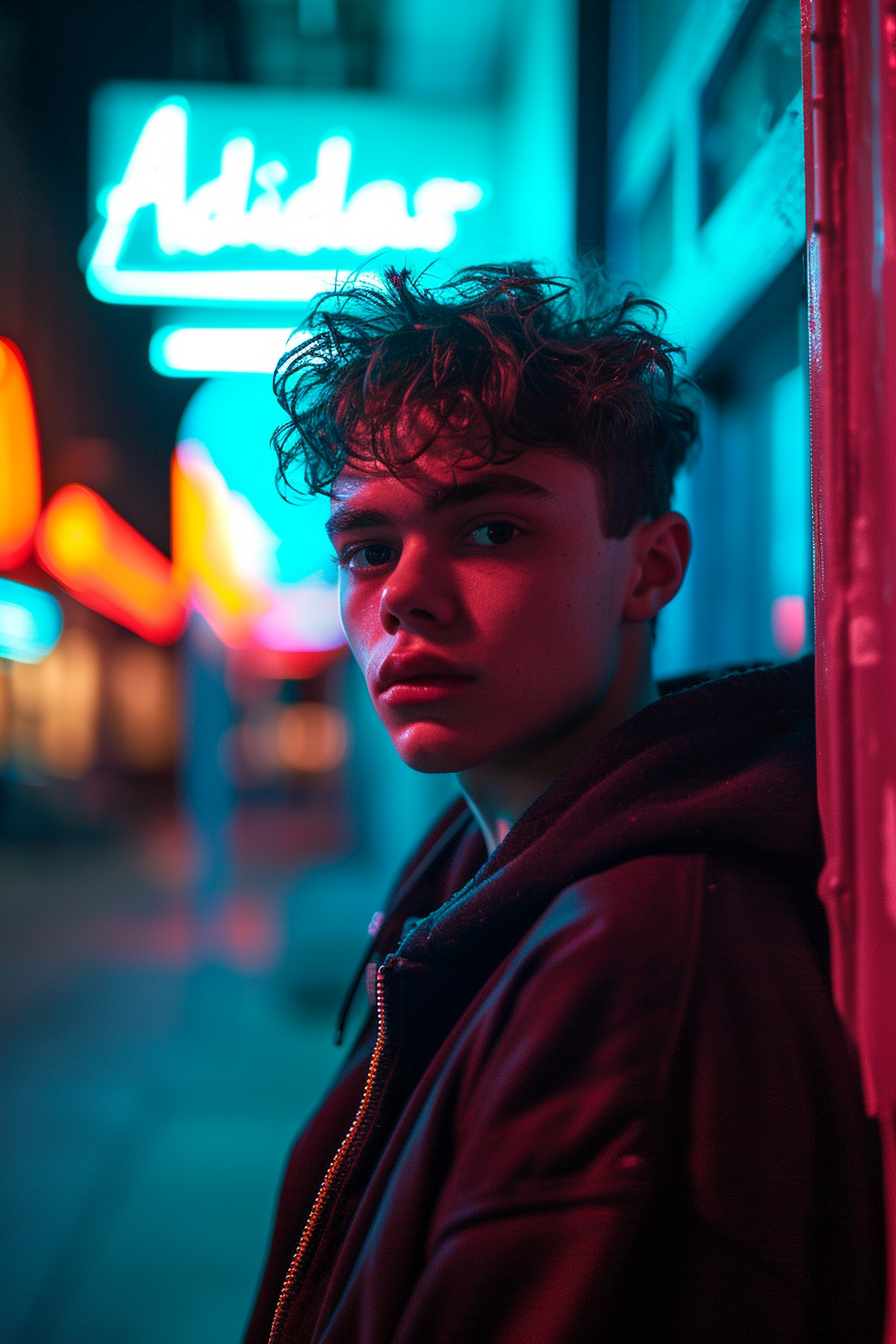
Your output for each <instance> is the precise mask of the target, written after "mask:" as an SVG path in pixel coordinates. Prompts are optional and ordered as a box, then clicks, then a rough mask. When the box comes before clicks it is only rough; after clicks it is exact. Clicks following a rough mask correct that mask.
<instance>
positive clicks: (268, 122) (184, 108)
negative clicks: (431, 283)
mask: <svg viewBox="0 0 896 1344" xmlns="http://www.w3.org/2000/svg"><path fill="white" fill-rule="evenodd" d="M495 140H496V116H495V113H494V111H493V110H492V109H491V107H490V106H479V107H475V108H472V109H471V108H458V107H450V108H445V107H440V106H438V105H436V106H433V105H432V104H429V103H425V102H419V103H418V102H414V101H410V100H407V99H401V98H397V97H391V96H388V95H383V94H362V93H343V94H338V95H337V94H313V93H300V92H292V91H290V92H286V91H272V90H259V89H253V88H247V87H242V86H234V87H227V86H223V85H222V86H218V87H215V86H207V85H205V86H178V87H177V88H173V87H172V86H165V85H153V84H137V83H116V84H109V85H106V86H105V87H104V88H102V89H101V90H100V91H99V92H98V94H97V95H96V96H95V98H94V102H93V107H92V130H91V154H90V180H91V185H90V192H91V197H92V199H93V201H94V203H95V209H96V220H95V223H94V225H93V227H92V228H91V231H90V233H89V234H88V237H87V239H85V244H84V247H83V249H82V261H83V264H84V266H85V271H86V277H87V282H88V285H89V286H90V289H91V291H92V292H93V294H94V295H95V296H96V297H97V298H100V299H104V300H106V301H107V302H112V303H151V304H165V303H176V304H226V305H228V306H234V305H236V306H238V305H241V304H252V305H254V306H258V305H275V306H280V307H282V306H284V305H285V306H291V307H295V306H297V305H301V304H303V303H305V302H307V301H308V300H309V299H311V298H313V296H314V295H315V294H316V293H317V292H318V291H319V290H321V289H323V288H329V287H330V286H331V285H332V283H333V281H334V279H335V278H336V277H337V276H344V275H348V274H349V273H351V272H352V271H356V270H358V269H359V268H363V265H364V264H365V263H367V262H368V261H369V259H370V258H371V257H375V262H376V265H377V267H382V266H384V265H386V264H397V265H402V264H404V263H405V261H407V262H409V263H410V264H411V265H412V266H425V265H428V264H430V263H431V262H432V261H433V260H434V258H436V257H439V258H444V259H445V263H446V264H445V266H444V273H446V274H447V273H449V272H450V271H452V270H454V269H455V268H456V267H457V266H460V265H464V264H469V263H471V262H477V261H481V260H483V259H484V258H490V259H496V258H501V257H504V258H507V257H509V256H510V255H512V254H513V252H514V250H515V249H514V246H513V241H512V240H511V238H510V237H509V236H508V235H507V233H506V230H505V229H504V228H503V226H502V221H501V218H500V211H499V209H498V208H497V207H496V205H495V201H494V198H493V184H494V181H495V174H496V167H497V163H496V143H495ZM441 264H442V263H441V261H440V265H441Z"/></svg>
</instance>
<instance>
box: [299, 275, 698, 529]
mask: <svg viewBox="0 0 896 1344" xmlns="http://www.w3.org/2000/svg"><path fill="white" fill-rule="evenodd" d="M425 278H426V277H425V276H419V275H418V276H417V277H414V276H412V275H411V274H410V272H409V271H407V270H402V271H396V270H394V269H391V268H390V269H388V270H386V272H385V275H384V283H383V284H382V285H381V286H380V285H377V284H372V283H363V284H362V283H348V284H346V285H344V286H342V287H340V288H337V289H336V290H335V292H333V293H330V294H326V295H324V296H323V297H322V298H321V299H319V300H318V302H317V304H316V305H315V307H314V308H313V310H312V313H311V315H310V321H309V332H310V334H309V335H308V336H307V337H306V339H305V340H303V341H302V342H301V343H300V344H299V345H297V346H296V347H295V348H294V349H292V350H290V351H289V352H288V353H287V354H285V355H284V356H283V358H282V359H281V360H280V362H279V364H278V365H277V369H276V372H275V374H274V391H275V393H276V395H277V399H278V401H279V402H280V405H281V406H282V407H283V409H284V411H286V413H287V414H288V416H289V420H288V421H287V423H286V424H284V425H282V426H280V428H279V429H277V430H276V431H275V433H274V436H273V445H274V448H275V449H276V452H277V456H278V460H279V464H280V465H279V472H278V485H279V487H280V488H281V490H282V491H289V490H293V491H296V492H298V490H299V489H300V487H296V485H295V484H294V483H293V482H292V481H290V479H289V473H290V470H291V468H292V467H293V466H294V465H295V464H296V463H300V464H301V466H302V467H303V469H304V482H305V488H306V489H307V490H308V491H310V492H311V493H320V492H326V491H327V490H329V488H330V487H331V486H332V484H333V482H334V481H335V480H336V478H337V477H338V475H339V473H340V472H341V471H342V469H343V467H344V466H346V465H347V464H351V465H355V466H360V467H363V466H364V465H365V464H367V465H369V464H370V463H371V461H376V462H378V463H380V464H382V465H383V466H385V467H386V468H387V469H388V470H390V471H392V472H395V473H397V472H399V471H400V470H401V469H402V468H403V467H405V466H407V465H408V464H409V463H410V462H412V461H414V460H415V459H416V458H418V457H420V456H421V455H422V454H423V453H425V452H426V451H427V449H428V448H429V447H431V445H432V443H433V441H434V440H435V439H436V437H437V436H438V435H439V434H441V433H443V432H445V431H448V432H450V433H451V434H452V435H454V436H455V437H456V436H458V435H460V436H461V437H462V438H463V446H464V451H465V452H467V453H469V452H472V453H474V454H475V455H478V456H479V457H481V458H482V460H483V462H496V461H501V462H506V461H511V460H512V459H513V458H514V457H517V456H518V455H519V454H520V453H521V452H523V451H524V450H525V448H526V447H530V446H536V445H537V446H542V447H550V448H553V449H556V450H558V451H563V452H567V453H569V454H570V455H572V456H574V457H577V458H579V459H581V460H582V461H585V462H587V463H589V465H591V466H592V467H593V468H594V470H595V472H596V473H597V476H598V478H599V480H600V482H601V483H602V485H603V494H604V504H605V509H604V530H605V533H606V535H607V536H609V537H623V536H626V535H627V534H628V532H629V531H630V530H631V528H632V527H634V526H635V524H636V523H638V522H640V521H642V520H643V519H645V518H655V517H657V516H658V515H659V514H661V513H663V512H664V511H665V510H666V509H668V508H669V504H670V500H671V497H672V487H673V483H674V479H675V476H676V474H677V472H678V471H679V469H680V468H681V467H682V466H683V465H684V464H685V463H686V462H687V461H688V460H689V457H690V454H691V450H692V447H693V445H694V443H695V441H696V438H697V414H696V411H695V409H694V406H693V404H692V402H693V397H692V396H691V391H692V388H693V384H692V383H691V382H690V380H689V379H686V378H684V377H683V376H681V374H680V373H679V370H678V365H677V360H678V358H679V357H680V356H682V354H683V352H682V350H681V348H680V347H678V346H676V345H674V344H673V343H672V342H670V341H668V340H667V339H666V338H665V337H663V336H662V335H661V334H660V332H661V328H662V325H663V322H664V320H665V311H664V310H663V308H662V307H661V306H660V305H659V304H658V303H656V302H655V301H654V300H652V299H647V298H643V297H642V296H640V295H637V294H634V293H626V294H625V295H624V296H623V297H621V298H618V297H617V298H615V299H613V300H609V299H608V290H607V286H606V283H605V282H603V281H601V279H600V277H599V276H595V277H592V279H591V281H590V282H575V281H572V280H566V279H561V278H558V277H555V276H546V275H542V274H540V273H539V271H538V270H537V268H536V267H535V266H534V265H532V264H531V263H529V262H525V263H519V264H513V265H495V266H476V267H470V268H468V269H466V270H462V271H459V272H458V273H457V274H456V275H455V276H453V277H452V279H451V280H449V281H447V283H445V284H440V285H433V286H432V287H429V288H427V287H426V286H425V285H424V283H423V281H424V280H425Z"/></svg>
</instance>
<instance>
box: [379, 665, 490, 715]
mask: <svg viewBox="0 0 896 1344" xmlns="http://www.w3.org/2000/svg"><path fill="white" fill-rule="evenodd" d="M473 680H474V678H473V675H472V673H470V672H468V671H466V670H465V669H463V668H459V667H455V666H453V665H452V664H450V663H444V662H441V661H436V660H434V659H433V660H429V659H422V658H421V659H418V658H407V659H394V660H390V659H388V658H387V659H386V660H385V662H384V663H383V665H382V667H381V668H380V669H379V672H378V673H377V675H376V677H375V678H374V684H373V689H374V694H375V696H376V698H377V699H378V700H382V701H384V702H385V703H386V704H387V705H410V704H422V703H425V702H426V701H430V700H442V699H444V698H445V697H447V696H451V695H458V694H459V693H461V692H462V691H463V690H464V689H465V688H466V687H467V686H469V685H470V684H471V683H472V681H473Z"/></svg>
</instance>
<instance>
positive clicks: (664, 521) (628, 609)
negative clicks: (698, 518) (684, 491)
mask: <svg viewBox="0 0 896 1344" xmlns="http://www.w3.org/2000/svg"><path fill="white" fill-rule="evenodd" d="M630 539H631V542H632V568H631V572H630V576H629V584H630V586H629V591H628V596H627V598H626V601H625V606H624V607H623V609H622V619H623V620H624V621H636V622H638V621H649V620H650V619H651V618H652V617H654V616H655V615H656V614H657V612H658V611H661V610H662V608H663V607H664V606H665V605H666V603H667V602H671V601H672V599H673V597H674V596H675V594H676V593H677V592H678V590H679V588H680V587H681V585H682V583H683V582H684V576H685V573H686V572H687V567H688V561H689V560H690V558H691V529H690V527H689V526H688V521H687V519H686V518H683V517H682V515H681V514H680V513H674V512H670V513H663V514H661V515H660V517H659V518H654V519H652V520H651V521H650V522H649V523H639V524H638V526H637V527H636V528H634V530H633V531H632V532H631V534H630Z"/></svg>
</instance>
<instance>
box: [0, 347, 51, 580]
mask: <svg viewBox="0 0 896 1344" xmlns="http://www.w3.org/2000/svg"><path fill="white" fill-rule="evenodd" d="M40 499H41V483H40V450H39V448H38V442H37V421H36V418H35V415H34V402H33V400H32V397H31V384H30V382H29V381H28V372H27V370H26V368H25V361H24V360H23V358H22V356H21V354H20V352H19V350H18V348H17V346H15V345H13V343H12V341H10V340H7V338H6V337H5V336H0V569H13V568H15V566H16V565H19V564H21V562H22V561H23V560H24V559H25V558H26V557H27V555H28V552H29V551H30V550H31V542H32V538H33V536H34V529H35V527H36V526H37V519H38V516H39V514H40Z"/></svg>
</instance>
